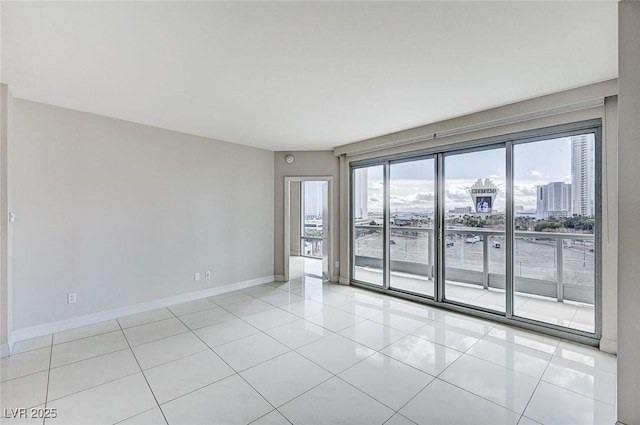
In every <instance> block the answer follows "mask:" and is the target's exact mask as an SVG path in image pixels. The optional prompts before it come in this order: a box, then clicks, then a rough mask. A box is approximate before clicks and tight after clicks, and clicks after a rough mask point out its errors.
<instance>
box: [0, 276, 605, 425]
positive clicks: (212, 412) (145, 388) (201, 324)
mask: <svg viewBox="0 0 640 425" xmlns="http://www.w3.org/2000/svg"><path fill="white" fill-rule="evenodd" d="M270 300H271V302H270ZM288 300H289V301H288ZM194 315H195V316H194ZM14 353H15V354H14V355H13V356H11V357H8V358H5V359H2V360H0V371H1V375H0V397H1V400H0V401H1V403H0V404H1V405H2V407H3V408H5V409H7V410H9V409H12V408H13V409H15V408H30V407H36V408H37V407H40V408H47V409H56V414H57V418H49V419H45V420H44V421H43V420H42V419H39V420H25V419H9V418H2V419H0V424H31V423H37V424H40V425H42V424H45V425H49V424H53V425H55V424H64V425H68V424H82V425H86V424H116V423H119V424H124V425H126V424H130V425H131V424H153V425H155V424H170V425H174V424H249V423H252V424H257V425H259V424H288V423H293V424H323V425H324V424H332V423H338V422H339V423H342V424H364V425H370V424H387V425H393V424H472V425H482V424H487V425H496V424H511V425H516V424H536V423H539V424H562V425H570V424H576V425H586V424H607V425H610V424H613V423H615V408H614V404H615V391H616V375H615V371H616V358H615V356H611V355H608V354H605V353H602V352H600V351H598V350H596V349H593V348H590V347H586V346H581V345H577V344H573V343H570V342H567V341H562V340H558V339H556V338H552V337H548V336H545V335H539V334H536V333H531V332H527V331H523V330H520V329H516V328H511V327H508V326H504V325H497V324H495V323H491V322H487V321H484V320H479V319H475V318H472V317H468V316H463V315H459V314H455V313H451V312H447V311H444V310H440V309H437V308H433V307H427V306H422V305H420V304H417V303H412V302H409V301H404V300H398V299H394V298H392V297H389V296H386V295H384V294H378V293H373V292H369V291H366V290H362V289H358V288H354V287H350V286H342V285H334V284H328V283H326V282H325V283H323V282H322V281H321V280H320V279H318V278H316V277H313V276H304V275H299V276H298V277H297V278H295V279H292V280H291V281H290V282H287V283H271V284H266V285H261V286H259V287H253V288H248V289H246V290H243V291H237V292H234V293H229V294H224V295H219V296H216V297H211V298H208V299H203V300H198V301H193V302H191V303H185V304H181V305H176V306H171V307H169V308H163V309H159V310H156V311H153V312H146V313H142V314H138V315H135V316H130V317H125V318H121V319H118V320H114V321H109V322H105V323H99V324H96V325H91V326H87V327H84V328H80V329H74V330H72V331H66V332H61V333H59V334H55V335H53V336H46V337H41V338H37V339H34V340H31V341H22V342H19V343H17V344H16V346H15V351H14ZM461 406H464V408H461ZM5 412H6V411H5Z"/></svg>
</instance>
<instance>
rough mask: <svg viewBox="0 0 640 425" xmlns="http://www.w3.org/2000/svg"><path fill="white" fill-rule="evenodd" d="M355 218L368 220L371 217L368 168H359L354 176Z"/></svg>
mask: <svg viewBox="0 0 640 425" xmlns="http://www.w3.org/2000/svg"><path fill="white" fill-rule="evenodd" d="M353 180H354V188H353V193H354V196H353V217H354V218H360V219H366V218H367V217H368V216H369V210H368V205H367V200H368V198H369V173H368V170H367V168H357V169H356V170H355V175H354V179H353Z"/></svg>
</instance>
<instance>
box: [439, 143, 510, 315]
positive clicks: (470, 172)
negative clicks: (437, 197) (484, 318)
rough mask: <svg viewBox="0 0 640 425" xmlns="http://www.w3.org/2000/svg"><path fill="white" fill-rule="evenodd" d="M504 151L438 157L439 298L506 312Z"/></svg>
mask: <svg viewBox="0 0 640 425" xmlns="http://www.w3.org/2000/svg"><path fill="white" fill-rule="evenodd" d="M505 157H506V151H505V148H504V147H500V148H494V149H489V150H482V151H473V152H467V153H461V154H451V155H446V156H445V157H444V199H443V200H442V202H443V208H444V240H443V243H442V245H443V247H442V249H443V250H444V255H443V257H444V267H443V268H442V269H443V270H444V298H445V300H447V301H454V302H457V303H461V304H466V305H471V306H476V307H481V308H484V309H487V310H493V311H498V312H505V311H506V296H505V282H506V279H505V277H506V268H505V264H506V263H505V253H504V251H505V249H506V241H505V223H506V219H505V218H506V217H505V216H506V194H505V189H506V178H505V176H506V159H505Z"/></svg>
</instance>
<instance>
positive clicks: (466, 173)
mask: <svg viewBox="0 0 640 425" xmlns="http://www.w3.org/2000/svg"><path fill="white" fill-rule="evenodd" d="M574 140H580V141H585V140H586V142H584V144H585V146H586V147H587V149H586V151H587V152H591V154H589V155H591V156H588V158H587V160H586V165H587V174H581V175H583V176H584V177H583V178H582V180H581V181H582V182H583V183H584V184H583V186H584V187H585V190H584V191H582V192H579V193H580V194H581V195H580V196H581V198H580V199H589V200H590V201H589V202H590V204H589V205H593V204H594V202H593V201H592V200H593V199H594V194H593V187H595V185H594V178H595V173H594V172H593V170H592V171H591V172H589V170H591V169H590V168H589V167H590V166H591V165H590V164H592V163H594V158H593V157H594V155H593V152H594V149H593V146H594V142H595V138H594V135H593V134H586V135H580V136H574V137H563V138H556V139H548V140H543V141H539V142H532V143H523V144H516V145H514V182H513V187H514V193H513V195H514V205H517V206H519V207H522V210H524V211H531V212H532V213H535V212H536V211H537V209H538V202H537V200H538V190H537V188H538V187H539V186H545V185H547V184H549V183H563V184H566V185H571V183H572V180H575V179H576V170H577V169H578V168H577V167H576V166H575V165H574V164H576V160H575V159H576V155H578V154H577V153H575V152H577V150H576V149H577V146H579V145H580V144H579V143H578V142H575V143H574ZM580 143H582V142H580ZM574 145H575V146H574ZM505 158H506V152H505V149H504V148H497V149H488V150H484V151H475V152H469V153H464V154H453V155H447V156H445V158H444V159H445V161H444V162H445V170H446V171H445V191H444V192H445V193H444V195H445V199H444V202H445V211H449V210H455V209H456V208H466V207H471V208H472V210H475V206H474V205H473V203H472V200H471V197H470V195H469V188H470V187H471V186H472V185H473V184H475V183H476V181H477V180H478V179H479V178H482V179H485V178H489V179H491V181H492V182H493V183H494V184H495V185H496V187H497V188H498V189H499V193H498V195H497V197H496V199H495V201H494V202H495V203H494V205H493V210H494V211H496V212H500V211H502V212H504V211H505V209H506V198H505V196H506V193H505V189H506V166H505V162H506V161H505ZM582 165H584V164H581V166H582ZM580 169H581V170H582V169H584V167H582V168H580ZM355 173H356V174H355V175H354V176H355V182H354V194H353V196H354V215H355V217H356V218H358V217H359V216H361V215H362V213H364V215H365V217H366V216H367V214H368V213H376V214H379V213H381V212H382V209H383V208H382V206H383V167H382V165H378V166H372V167H367V168H361V169H356V171H355ZM390 174H391V180H390V183H389V184H390V210H391V211H392V212H393V213H396V212H397V213H420V212H426V211H433V210H434V209H435V184H434V160H433V159H431V158H428V159H423V160H419V161H409V162H402V163H394V164H392V165H391V172H390ZM581 184H582V183H581ZM365 199H366V201H365ZM573 199H574V198H572V203H573ZM572 209H573V208H572ZM586 211H587V212H588V214H587V215H591V214H593V207H590V209H589V208H587V210H586Z"/></svg>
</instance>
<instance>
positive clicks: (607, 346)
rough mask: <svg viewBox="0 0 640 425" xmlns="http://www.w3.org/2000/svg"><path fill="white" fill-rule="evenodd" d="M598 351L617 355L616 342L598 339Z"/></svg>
mask: <svg viewBox="0 0 640 425" xmlns="http://www.w3.org/2000/svg"><path fill="white" fill-rule="evenodd" d="M600 351H604V352H605V353H609V354H618V341H614V340H612V339H606V338H602V339H600Z"/></svg>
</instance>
